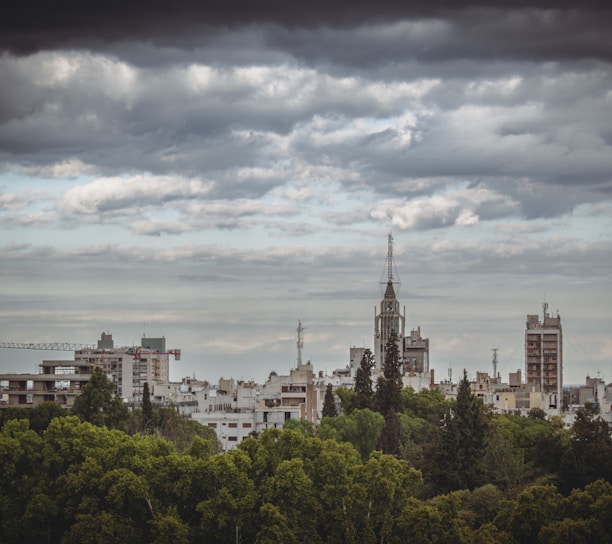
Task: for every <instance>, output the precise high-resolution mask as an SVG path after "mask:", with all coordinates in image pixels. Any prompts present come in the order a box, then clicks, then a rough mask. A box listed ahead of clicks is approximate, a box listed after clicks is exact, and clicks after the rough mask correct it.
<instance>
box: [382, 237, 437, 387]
mask: <svg viewBox="0 0 612 544" xmlns="http://www.w3.org/2000/svg"><path fill="white" fill-rule="evenodd" d="M386 272H387V278H386V282H383V284H384V285H385V291H384V295H383V299H382V300H381V302H380V311H378V310H377V309H376V308H375V309H374V314H375V316H374V356H375V360H376V366H375V367H374V369H373V374H377V373H380V372H382V368H383V364H384V360H385V346H386V345H387V342H388V341H389V337H390V336H391V332H392V331H395V333H396V334H397V339H398V349H399V353H400V354H401V357H402V366H403V374H404V378H403V381H404V385H405V386H411V387H413V389H414V390H415V391H419V390H420V389H423V388H426V387H428V386H429V383H430V374H429V339H428V338H422V337H421V328H420V327H417V328H416V329H413V330H411V331H410V334H409V335H408V336H406V308H405V307H404V309H403V313H402V311H400V303H399V301H398V300H397V293H396V287H398V289H397V290H399V286H400V282H399V280H398V278H397V274H396V273H395V266H394V260H393V236H392V235H391V234H389V237H388V242H387V262H386Z"/></svg>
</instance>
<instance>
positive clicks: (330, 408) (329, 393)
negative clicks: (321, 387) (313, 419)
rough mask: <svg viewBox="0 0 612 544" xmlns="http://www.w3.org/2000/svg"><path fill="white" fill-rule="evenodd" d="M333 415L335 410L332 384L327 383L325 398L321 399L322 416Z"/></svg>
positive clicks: (335, 413)
mask: <svg viewBox="0 0 612 544" xmlns="http://www.w3.org/2000/svg"><path fill="white" fill-rule="evenodd" d="M335 415H337V412H336V401H335V399H334V391H333V389H332V384H331V383H328V384H327V389H326V390H325V399H324V400H323V417H334V416H335Z"/></svg>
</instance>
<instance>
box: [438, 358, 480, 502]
mask: <svg viewBox="0 0 612 544" xmlns="http://www.w3.org/2000/svg"><path fill="white" fill-rule="evenodd" d="M485 430H486V419H485V415H484V410H483V406H482V402H481V401H480V399H478V398H477V397H476V396H475V395H474V394H473V393H472V391H471V390H470V382H469V381H468V378H467V372H466V371H465V370H464V371H463V379H462V380H461V382H459V388H458V390H457V401H456V402H455V405H454V409H453V410H452V412H451V413H449V414H448V416H447V418H446V424H445V426H444V428H443V429H442V430H441V436H440V446H439V448H438V450H437V453H436V463H435V467H434V469H433V471H434V473H433V475H432V477H433V480H434V482H435V483H436V484H437V485H438V487H439V490H440V491H443V492H444V491H453V490H456V489H466V488H467V489H474V488H475V487H478V486H479V485H482V484H483V483H485V482H484V481H483V474H482V470H481V459H482V457H483V455H484V452H485Z"/></svg>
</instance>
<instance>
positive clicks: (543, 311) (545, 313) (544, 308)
mask: <svg viewBox="0 0 612 544" xmlns="http://www.w3.org/2000/svg"><path fill="white" fill-rule="evenodd" d="M542 313H543V314H544V319H546V318H547V317H548V302H542Z"/></svg>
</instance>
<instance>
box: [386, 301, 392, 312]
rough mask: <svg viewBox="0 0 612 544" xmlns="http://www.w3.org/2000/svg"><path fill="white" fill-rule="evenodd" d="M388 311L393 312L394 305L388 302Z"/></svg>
mask: <svg viewBox="0 0 612 544" xmlns="http://www.w3.org/2000/svg"><path fill="white" fill-rule="evenodd" d="M387 310H388V311H391V310H393V304H392V303H391V302H387Z"/></svg>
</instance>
